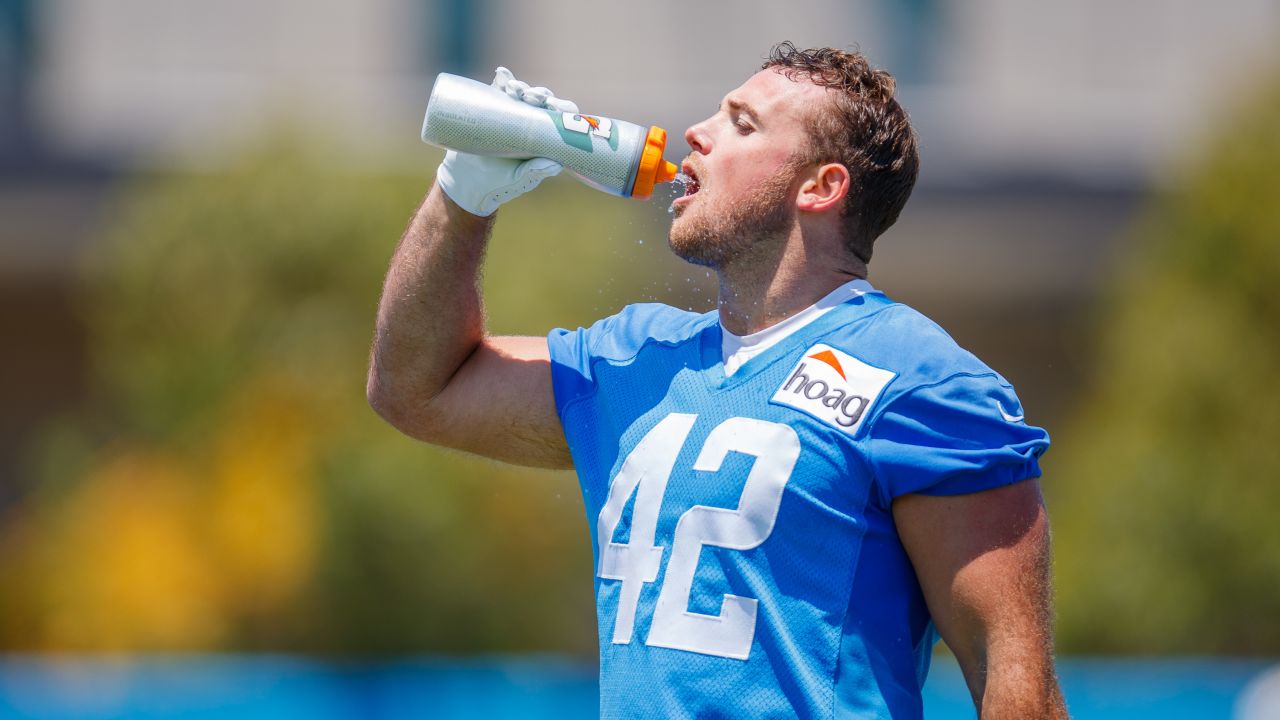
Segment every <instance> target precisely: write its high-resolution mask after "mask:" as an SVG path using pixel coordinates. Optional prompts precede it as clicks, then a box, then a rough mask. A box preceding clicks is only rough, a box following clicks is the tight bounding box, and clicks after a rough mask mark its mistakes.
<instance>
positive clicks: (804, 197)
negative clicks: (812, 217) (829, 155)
mask: <svg viewBox="0 0 1280 720" xmlns="http://www.w3.org/2000/svg"><path fill="white" fill-rule="evenodd" d="M849 185H850V180H849V169H848V168H846V167H845V166H844V165H841V164H840V163H827V164H826V165H820V166H819V167H817V168H815V169H814V170H813V171H812V173H811V174H810V175H809V176H808V177H807V178H805V180H804V182H803V183H801V184H800V194H799V195H797V196H796V207H797V208H798V209H800V210H804V211H806V212H826V211H828V210H831V209H832V208H839V207H840V206H841V205H843V204H844V199H845V196H847V195H848V194H849Z"/></svg>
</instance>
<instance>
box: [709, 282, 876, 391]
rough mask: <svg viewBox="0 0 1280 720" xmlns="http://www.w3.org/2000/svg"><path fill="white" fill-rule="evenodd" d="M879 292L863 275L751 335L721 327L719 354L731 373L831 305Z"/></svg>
mask: <svg viewBox="0 0 1280 720" xmlns="http://www.w3.org/2000/svg"><path fill="white" fill-rule="evenodd" d="M871 292H879V291H878V290H876V289H875V288H873V287H871V283H869V282H867V281H866V280H863V279H861V278H859V279H856V280H850V281H849V282H847V283H845V284H843V285H841V286H840V287H838V288H836V289H835V290H832V291H831V292H830V293H828V294H827V296H826V297H824V298H822V299H821V300H819V301H818V302H816V303H814V304H812V305H810V306H809V307H807V308H805V309H804V310H801V311H800V312H798V313H796V314H795V315H792V316H791V317H789V318H787V319H786V320H783V321H781V322H778V323H775V324H774V325H771V326H769V327H767V328H765V329H763V330H760V331H758V332H753V333H751V334H750V335H734V334H733V333H731V332H729V331H728V330H725V329H724V327H723V326H721V328H720V356H721V357H722V358H723V359H724V374H725V377H728V376H730V375H732V374H734V373H735V372H737V371H738V368H740V367H742V365H743V363H745V362H746V361H748V360H750V359H751V358H753V357H755V356H757V355H759V354H760V353H762V352H764V351H765V350H768V349H769V348H771V347H773V346H774V345H777V344H778V343H780V342H782V341H783V340H785V339H786V338H787V337H789V336H790V335H791V334H792V333H794V332H795V331H797V330H799V329H800V328H803V327H804V326H805V325H808V324H809V323H811V322H813V321H814V320H817V319H818V318H820V317H822V316H823V315H826V314H827V312H829V311H830V310H831V309H832V308H834V307H836V306H838V305H840V304H842V303H845V302H848V301H849V300H852V299H853V298H856V297H858V296H859V295H863V294H865V293H871Z"/></svg>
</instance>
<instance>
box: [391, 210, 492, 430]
mask: <svg viewBox="0 0 1280 720" xmlns="http://www.w3.org/2000/svg"><path fill="white" fill-rule="evenodd" d="M492 226H493V218H492V216H491V217H488V218H482V217H477V216H475V215H472V214H471V213H468V212H466V211H465V210H463V209H461V208H459V207H458V206H457V205H455V204H454V203H453V202H452V201H450V200H449V199H448V198H447V196H446V195H445V194H444V193H443V192H442V191H441V190H440V187H439V186H438V185H435V186H433V187H432V188H431V191H430V192H429V193H428V194H427V196H426V198H425V199H424V200H423V202H422V205H421V206H420V207H419V208H418V210H417V212H416V213H414V216H413V218H412V219H411V220H410V221H409V226H408V228H406V229H405V232H404V235H403V236H402V237H401V238H400V243H399V244H398V245H397V246H396V250H395V254H394V256H393V257H392V259H391V266H390V269H389V270H388V272H387V277H386V280H385V282H384V284H383V289H382V299H381V301H380V302H379V304H378V315H377V326H376V329H375V331H374V338H373V348H372V350H371V353H370V360H369V377H368V387H367V392H368V397H369V402H370V403H371V404H372V405H373V406H374V408H375V409H377V410H378V412H379V413H381V414H383V415H384V416H388V415H397V414H401V413H403V412H405V408H406V406H410V407H413V408H421V407H425V405H426V404H427V403H429V401H430V399H431V398H434V397H435V396H436V395H437V394H438V393H439V392H440V391H441V390H442V389H443V388H444V387H445V386H446V385H447V384H448V383H449V380H450V378H452V377H453V375H454V373H455V372H456V371H457V370H458V368H459V367H460V366H461V365H462V364H463V362H464V361H466V359H467V358H468V357H469V356H470V355H471V353H472V352H474V351H475V349H476V347H477V346H478V345H479V343H480V341H481V340H482V339H483V337H484V315H483V306H482V304H481V300H480V289H479V272H480V265H481V262H482V261H483V259H484V252H485V247H486V245H487V244H488V238H489V233H490V230H491V228H492ZM388 419H390V418H388Z"/></svg>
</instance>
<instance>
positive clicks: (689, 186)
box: [680, 162, 702, 197]
mask: <svg viewBox="0 0 1280 720" xmlns="http://www.w3.org/2000/svg"><path fill="white" fill-rule="evenodd" d="M680 170H681V172H682V173H684V176H685V177H686V178H688V180H686V181H685V183H684V197H689V196H691V195H695V194H697V192H698V190H700V189H702V185H700V184H699V183H698V173H697V171H695V170H694V169H693V166H692V165H690V164H689V163H687V162H686V163H685V164H684V166H683V167H682V168H680Z"/></svg>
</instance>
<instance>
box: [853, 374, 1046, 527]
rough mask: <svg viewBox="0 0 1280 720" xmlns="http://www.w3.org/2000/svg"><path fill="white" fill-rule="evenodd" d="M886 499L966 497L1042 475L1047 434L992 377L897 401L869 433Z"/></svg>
mask: <svg viewBox="0 0 1280 720" xmlns="http://www.w3.org/2000/svg"><path fill="white" fill-rule="evenodd" d="M868 444H869V451H868V455H869V459H870V462H871V465H872V470H873V472H874V473H875V476H876V480H877V483H878V485H879V487H878V490H879V492H880V494H881V500H882V501H883V502H884V504H885V505H886V506H888V505H889V504H890V503H891V502H892V501H893V499H894V498H896V497H898V496H900V495H905V494H908V493H921V494H924V495H964V494H967V493H974V492H980V491H982V490H990V489H992V488H996V487H1000V486H1003V485H1011V484H1013V483H1016V482H1019V481H1022V480H1026V479H1029V478H1035V477H1039V476H1040V465H1039V457H1040V455H1041V454H1043V453H1044V451H1045V450H1046V449H1047V448H1048V447H1049V434H1048V433H1047V432H1045V431H1044V430H1043V429H1041V428H1038V427H1035V426H1034V425H1028V424H1027V423H1026V421H1025V419H1024V417H1023V411H1022V404H1021V403H1019V402H1018V397H1017V395H1015V394H1014V392H1013V387H1011V386H1010V385H1009V384H1008V383H1007V382H1005V381H1004V380H1003V379H1002V378H1001V377H1000V376H999V375H996V374H994V373H991V374H984V375H971V374H958V375H954V376H952V377H950V378H948V379H946V380H944V381H942V382H939V383H935V384H931V385H923V386H919V387H916V388H913V389H911V390H910V391H908V392H906V393H903V394H902V395H899V396H897V397H896V398H894V399H893V400H892V401H891V402H890V403H889V404H888V405H887V406H886V407H885V409H884V411H883V412H882V413H881V414H880V415H879V416H878V417H877V418H876V420H875V422H874V423H873V424H872V427H871V429H870V432H869V435H868Z"/></svg>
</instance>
